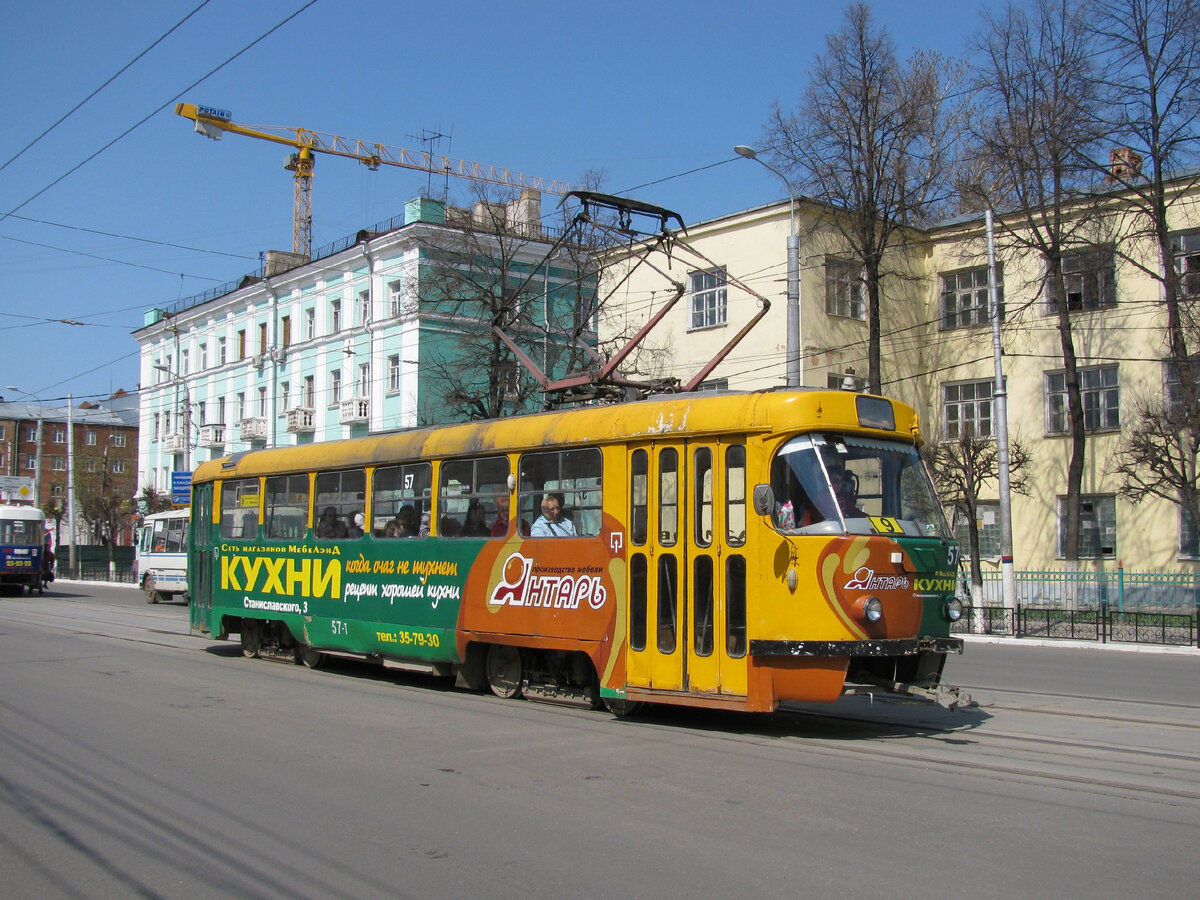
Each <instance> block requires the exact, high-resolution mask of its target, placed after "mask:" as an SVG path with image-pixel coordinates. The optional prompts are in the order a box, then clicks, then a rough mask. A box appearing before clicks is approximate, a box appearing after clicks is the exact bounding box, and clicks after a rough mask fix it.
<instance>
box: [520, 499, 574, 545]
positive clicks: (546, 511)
mask: <svg viewBox="0 0 1200 900" xmlns="http://www.w3.org/2000/svg"><path fill="white" fill-rule="evenodd" d="M563 499H564V498H563V495H562V494H557V493H556V494H546V495H545V496H544V497H542V514H541V515H540V516H538V517H537V520H536V521H535V522H534V523H533V528H531V529H530V531H529V534H530V536H531V537H577V536H578V532H577V531H575V523H574V522H572V521H571V520H570V519H568V518H565V517H564V516H563V514H562V508H563Z"/></svg>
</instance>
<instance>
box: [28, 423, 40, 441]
mask: <svg viewBox="0 0 1200 900" xmlns="http://www.w3.org/2000/svg"><path fill="white" fill-rule="evenodd" d="M37 439H38V430H37V426H36V425H26V426H25V440H26V441H28V442H30V443H35V444H36V443H37Z"/></svg>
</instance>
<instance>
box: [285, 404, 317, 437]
mask: <svg viewBox="0 0 1200 900" xmlns="http://www.w3.org/2000/svg"><path fill="white" fill-rule="evenodd" d="M287 430H288V433H289V434H312V433H313V432H314V431H316V430H317V426H316V425H314V424H313V409H312V407H311V406H297V407H296V408H294V409H289V410H288V411H287Z"/></svg>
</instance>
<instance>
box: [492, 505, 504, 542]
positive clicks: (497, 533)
mask: <svg viewBox="0 0 1200 900" xmlns="http://www.w3.org/2000/svg"><path fill="white" fill-rule="evenodd" d="M507 534H508V510H506V509H504V508H503V507H502V508H501V509H500V511H499V512H497V513H496V521H495V522H493V523H492V531H491V535H492V537H504V536H506V535H507Z"/></svg>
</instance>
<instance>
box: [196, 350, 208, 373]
mask: <svg viewBox="0 0 1200 900" xmlns="http://www.w3.org/2000/svg"><path fill="white" fill-rule="evenodd" d="M197 364H198V365H199V367H200V371H201V372H203V371H204V370H205V369H207V368H208V344H201V345H200V348H199V356H198V357H197Z"/></svg>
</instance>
